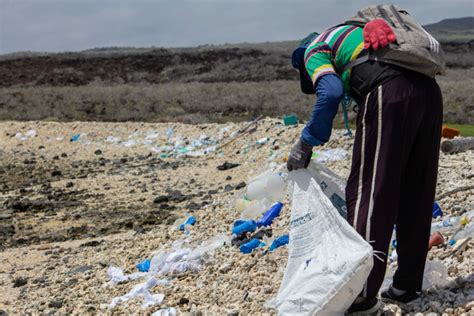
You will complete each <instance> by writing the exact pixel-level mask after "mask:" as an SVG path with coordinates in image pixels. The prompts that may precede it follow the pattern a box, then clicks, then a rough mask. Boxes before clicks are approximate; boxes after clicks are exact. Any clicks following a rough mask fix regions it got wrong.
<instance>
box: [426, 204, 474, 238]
mask: <svg viewBox="0 0 474 316" xmlns="http://www.w3.org/2000/svg"><path fill="white" fill-rule="evenodd" d="M473 221H474V210H472V211H470V212H468V213H465V214H462V215H460V216H451V217H448V218H445V219H443V220H441V221H437V222H434V223H432V224H431V233H434V232H440V233H449V232H453V231H455V230H457V229H459V228H462V226H465V225H467V223H469V222H473Z"/></svg>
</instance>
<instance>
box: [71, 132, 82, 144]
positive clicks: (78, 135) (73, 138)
mask: <svg viewBox="0 0 474 316" xmlns="http://www.w3.org/2000/svg"><path fill="white" fill-rule="evenodd" d="M80 137H81V134H76V135H73V136H72V137H71V139H70V141H71V142H72V143H74V142H77V141H78V140H79V138H80Z"/></svg>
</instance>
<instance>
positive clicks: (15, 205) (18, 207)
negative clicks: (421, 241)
mask: <svg viewBox="0 0 474 316" xmlns="http://www.w3.org/2000/svg"><path fill="white" fill-rule="evenodd" d="M31 206H32V203H31V202H30V200H28V199H25V200H22V201H13V202H11V203H10V207H11V208H12V209H13V210H15V211H17V212H26V211H27V210H28V209H29V208H30V207H31Z"/></svg>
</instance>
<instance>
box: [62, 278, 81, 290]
mask: <svg viewBox="0 0 474 316" xmlns="http://www.w3.org/2000/svg"><path fill="white" fill-rule="evenodd" d="M77 282H79V280H78V279H76V278H72V279H69V280H67V281H66V283H65V284H64V286H66V287H68V288H70V287H71V286H74V285H76V283H77Z"/></svg>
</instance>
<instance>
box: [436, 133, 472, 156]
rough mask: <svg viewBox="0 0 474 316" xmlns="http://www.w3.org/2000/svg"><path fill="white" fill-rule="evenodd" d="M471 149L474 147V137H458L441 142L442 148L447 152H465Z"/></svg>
mask: <svg viewBox="0 0 474 316" xmlns="http://www.w3.org/2000/svg"><path fill="white" fill-rule="evenodd" d="M469 149H474V137H456V138H453V139H448V140H445V141H443V142H442V143H441V150H442V151H443V152H444V153H447V154H452V153H457V152H463V151H467V150H469Z"/></svg>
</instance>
